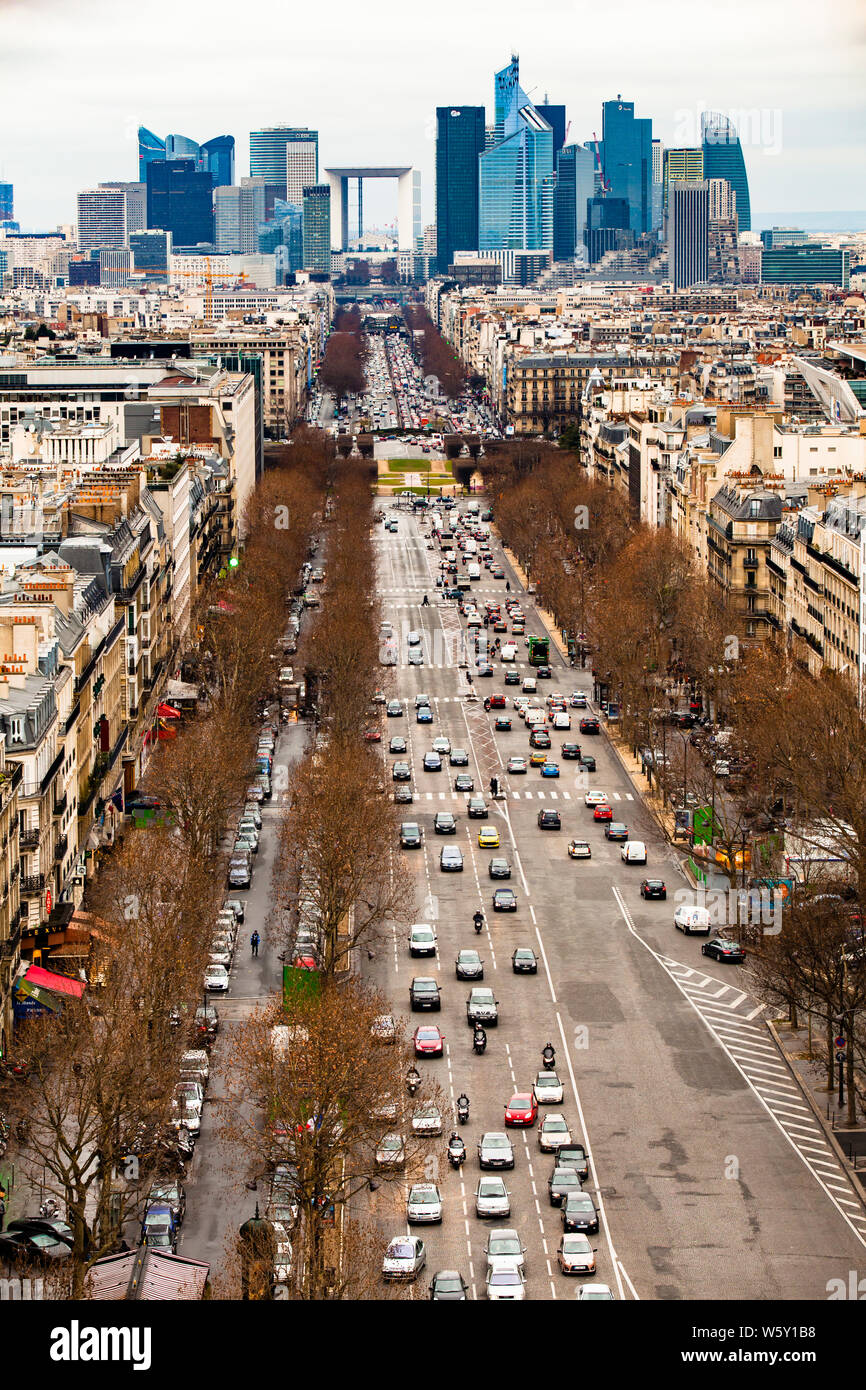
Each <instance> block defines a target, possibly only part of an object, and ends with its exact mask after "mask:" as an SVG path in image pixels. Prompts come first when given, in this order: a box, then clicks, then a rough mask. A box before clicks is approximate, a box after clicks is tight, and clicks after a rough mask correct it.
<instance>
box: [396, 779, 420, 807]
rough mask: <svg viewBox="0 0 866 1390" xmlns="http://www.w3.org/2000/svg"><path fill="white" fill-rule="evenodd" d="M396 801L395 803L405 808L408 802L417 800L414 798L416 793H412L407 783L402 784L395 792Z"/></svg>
mask: <svg viewBox="0 0 866 1390" xmlns="http://www.w3.org/2000/svg"><path fill="white" fill-rule="evenodd" d="M394 800H395V801H396V802H397V804H398V805H400V806H404V805H406V804H407V803H408V802H410V801H414V800H415V796H414V793H413V791H412V788H411V787H409V786H407V785H406V783H405V782H404V783H402V784H400V785H398V786H397V788H396V789H395V791H394Z"/></svg>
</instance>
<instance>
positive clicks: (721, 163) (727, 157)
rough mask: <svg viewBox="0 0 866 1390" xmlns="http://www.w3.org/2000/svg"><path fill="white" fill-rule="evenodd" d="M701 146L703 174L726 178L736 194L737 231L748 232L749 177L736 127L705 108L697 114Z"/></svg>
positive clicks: (726, 119)
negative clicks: (699, 124)
mask: <svg viewBox="0 0 866 1390" xmlns="http://www.w3.org/2000/svg"><path fill="white" fill-rule="evenodd" d="M701 146H702V149H703V154H704V172H703V177H704V178H705V179H727V181H728V183H729V184H730V185H731V188H732V189H733V190H734V193H735V194H736V195H737V220H738V222H739V226H740V231H741V232H749V231H751V230H752V213H751V203H750V201H749V180H748V178H747V176H746V161H745V160H744V159H743V151H742V148H741V146H740V138H739V136H738V135H737V131H736V127H735V126H734V125H733V123H732V122H731V121H729V120H728V118H727V116H723V115H721V113H720V112H718V111H705V112H704V113H703V115H702V116H701Z"/></svg>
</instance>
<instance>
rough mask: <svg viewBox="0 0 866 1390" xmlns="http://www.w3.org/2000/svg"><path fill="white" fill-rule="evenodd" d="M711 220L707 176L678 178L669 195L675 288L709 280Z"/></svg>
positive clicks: (671, 272)
mask: <svg viewBox="0 0 866 1390" xmlns="http://www.w3.org/2000/svg"><path fill="white" fill-rule="evenodd" d="M709 221H710V191H709V188H708V186H707V181H706V179H695V180H692V181H687V180H680V179H675V180H674V181H673V182H672V183H671V185H670V189H669V195H668V267H669V275H670V278H671V280H672V281H673V286H674V289H675V290H684V289H688V288H689V286H690V285H698V284H705V283H706V280H707V275H708V250H709Z"/></svg>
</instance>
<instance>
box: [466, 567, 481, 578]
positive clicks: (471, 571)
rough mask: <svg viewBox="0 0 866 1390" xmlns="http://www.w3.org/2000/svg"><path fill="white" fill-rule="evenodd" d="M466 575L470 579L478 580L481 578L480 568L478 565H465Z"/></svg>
mask: <svg viewBox="0 0 866 1390" xmlns="http://www.w3.org/2000/svg"><path fill="white" fill-rule="evenodd" d="M466 574H467V576H468V577H469V578H470V579H480V578H481V566H480V565H467V566H466Z"/></svg>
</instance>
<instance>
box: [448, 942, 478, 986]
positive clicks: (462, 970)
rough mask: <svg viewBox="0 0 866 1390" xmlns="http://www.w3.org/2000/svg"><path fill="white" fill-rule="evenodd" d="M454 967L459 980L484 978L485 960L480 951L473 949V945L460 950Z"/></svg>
mask: <svg viewBox="0 0 866 1390" xmlns="http://www.w3.org/2000/svg"><path fill="white" fill-rule="evenodd" d="M454 968H455V971H456V973H457V978H458V980H483V979H484V961H483V960H482V959H481V957H480V955H479V954H478V952H477V951H474V950H472V948H471V947H467V948H466V949H465V950H463V951H460V952H459V954H458V956H457V959H456V961H455V962H454Z"/></svg>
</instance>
